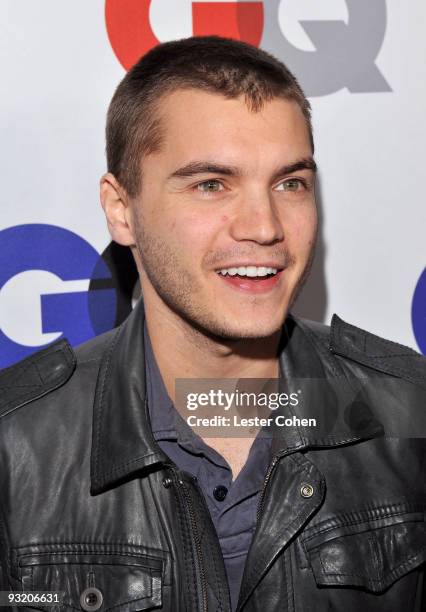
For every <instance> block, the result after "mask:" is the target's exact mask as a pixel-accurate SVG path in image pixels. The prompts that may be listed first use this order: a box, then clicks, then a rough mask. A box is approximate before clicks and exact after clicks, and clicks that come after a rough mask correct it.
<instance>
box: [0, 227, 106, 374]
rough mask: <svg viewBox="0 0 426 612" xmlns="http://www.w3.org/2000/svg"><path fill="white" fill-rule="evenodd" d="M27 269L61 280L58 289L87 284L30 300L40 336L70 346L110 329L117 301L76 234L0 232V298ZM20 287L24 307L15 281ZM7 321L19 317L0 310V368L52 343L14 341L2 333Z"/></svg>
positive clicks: (101, 267)
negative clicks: (62, 340) (64, 341)
mask: <svg viewBox="0 0 426 612" xmlns="http://www.w3.org/2000/svg"><path fill="white" fill-rule="evenodd" d="M30 271H44V274H46V273H50V275H49V274H46V276H47V277H49V278H53V280H54V281H55V282H56V281H57V282H58V283H59V284H61V282H62V281H64V283H63V285H61V286H63V287H64V288H66V282H67V281H80V284H82V282H83V284H84V282H85V283H86V284H87V289H86V290H83V291H82V290H75V291H73V290H71V291H69V290H68V291H57V292H55V293H52V292H50V293H41V294H40V295H38V296H36V298H37V302H36V303H38V308H37V309H38V315H37V316H38V317H39V319H40V320H41V334H49V333H50V334H51V333H56V335H55V338H54V340H57V339H58V338H61V337H66V338H68V340H69V341H70V343H71V344H72V345H77V344H80V343H81V342H84V341H86V340H89V339H90V338H92V337H94V336H96V335H98V334H100V333H103V332H104V331H107V330H109V329H112V328H113V327H114V325H115V320H116V304H117V298H116V291H115V289H114V288H113V283H112V280H111V273H110V270H109V268H108V266H107V265H106V263H105V262H104V260H103V259H102V257H100V255H99V253H98V252H97V251H96V250H95V249H94V248H93V247H92V246H91V245H90V244H89V243H88V242H86V240H84V239H83V238H81V236H78V235H77V234H75V233H74V232H71V231H69V230H66V229H64V228H61V227H57V226H54V225H41V224H29V225H18V226H15V227H10V228H7V229H5V230H3V231H1V232H0V296H1V291H2V290H3V288H4V287H5V285H6V284H7V283H11V282H13V279H15V278H17V277H18V275H20V274H22V273H25V272H27V273H28V272H30ZM51 275H54V276H51ZM55 277H57V278H55ZM21 278H24V277H21ZM89 283H90V285H91V287H90V288H89ZM77 284H78V283H77ZM9 286H10V284H9ZM20 286H21V287H22V286H23V287H24V290H23V291H22V292H21V291H20V292H19V300H22V302H23V303H24V305H25V300H26V294H25V284H24V285H23V284H22V282H21V285H20ZM93 287H95V289H93ZM27 307H28V305H27ZM30 313H31V320H32V315H33V314H37V313H33V309H31V310H30ZM13 317H15V320H16V318H17V317H19V313H11V312H7V311H6V312H5V311H4V308H3V310H2V318H3V321H0V368H4V367H6V366H8V365H10V364H12V363H14V362H16V361H18V360H20V359H22V358H24V357H26V356H28V355H30V354H31V353H33V352H35V351H36V350H38V349H41V348H43V347H44V346H47V344H50V343H51V342H52V340H51V337H50V338H49V340H48V341H47V342H45V343H44V344H40V345H39V346H27V345H25V344H24V343H20V341H19V340H18V341H16V338H15V340H14V339H13V337H11V335H9V336H8V335H7V329H6V331H5V327H7V325H6V321H5V319H11V318H13ZM41 334H39V335H41ZM21 342H22V341H21Z"/></svg>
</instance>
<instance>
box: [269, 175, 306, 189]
mask: <svg viewBox="0 0 426 612" xmlns="http://www.w3.org/2000/svg"><path fill="white" fill-rule="evenodd" d="M305 187H306V184H305V182H304V181H303V180H302V179H298V178H290V179H286V180H285V181H282V182H281V183H279V185H277V187H276V190H277V191H293V192H295V191H301V190H302V189H304V188H305Z"/></svg>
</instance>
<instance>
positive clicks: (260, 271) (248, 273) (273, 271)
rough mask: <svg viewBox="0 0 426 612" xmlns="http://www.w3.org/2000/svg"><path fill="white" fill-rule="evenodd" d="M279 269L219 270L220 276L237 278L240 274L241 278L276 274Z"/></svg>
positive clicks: (242, 268)
mask: <svg viewBox="0 0 426 612" xmlns="http://www.w3.org/2000/svg"><path fill="white" fill-rule="evenodd" d="M276 273H277V268H265V267H263V266H262V267H256V266H242V267H241V268H223V270H219V274H222V275H223V276H225V274H229V275H230V276H235V275H236V274H239V275H240V276H266V275H267V274H276Z"/></svg>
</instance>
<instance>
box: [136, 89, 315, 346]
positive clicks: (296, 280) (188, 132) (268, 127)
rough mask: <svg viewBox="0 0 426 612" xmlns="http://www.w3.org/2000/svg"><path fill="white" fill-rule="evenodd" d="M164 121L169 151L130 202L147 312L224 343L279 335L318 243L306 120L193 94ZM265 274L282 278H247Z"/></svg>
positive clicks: (289, 111)
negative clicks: (152, 308)
mask: <svg viewBox="0 0 426 612" xmlns="http://www.w3.org/2000/svg"><path fill="white" fill-rule="evenodd" d="M160 117H161V125H162V128H163V130H164V140H163V143H162V146H161V150H160V151H159V152H156V153H153V154H150V155H148V156H146V157H145V158H144V159H143V162H142V188H141V192H140V195H139V196H138V198H136V199H135V200H134V201H133V202H132V213H133V219H134V227H135V243H136V248H137V252H138V254H139V257H140V262H139V268H140V273H141V285H142V291H143V295H144V301H146V302H147V303H148V302H151V303H152V300H154V303H155V302H156V303H157V305H158V304H160V308H165V309H166V310H167V311H168V312H169V313H170V311H171V312H173V313H174V314H175V315H177V316H178V317H179V318H181V319H184V320H185V321H186V322H187V323H189V324H190V325H191V326H196V327H198V328H199V329H200V328H201V329H202V330H204V331H205V332H208V333H209V334H214V335H215V336H219V337H221V338H227V339H235V340H236V339H240V338H261V337H267V336H269V335H271V334H273V333H274V332H276V331H277V330H278V329H279V328H280V327H281V326H282V324H283V321H284V319H285V317H286V315H287V312H288V309H289V307H290V305H291V304H292V302H293V300H294V298H295V297H296V295H297V293H298V291H299V289H300V287H301V284H302V283H303V280H304V278H305V276H306V274H307V272H308V269H309V267H310V263H311V260H312V255H313V250H314V245H315V239H316V228H317V212H316V205H315V197H314V171H313V169H312V163H313V162H312V157H311V155H312V151H311V146H310V141H309V134H308V130H307V127H306V123H305V119H304V117H303V114H302V112H301V110H300V109H299V107H298V106H297V105H296V103H294V102H292V101H288V100H283V99H278V98H276V99H273V100H272V101H270V102H266V103H265V104H264V106H263V109H262V110H261V111H260V112H257V113H254V112H252V111H250V110H249V109H248V107H247V106H246V104H245V102H244V99H243V98H241V99H231V100H228V99H226V98H225V97H223V96H221V95H218V94H213V93H205V92H202V91H200V90H196V89H191V90H178V91H175V92H173V93H171V94H169V95H167V96H165V97H164V98H163V100H162V101H161V102H160ZM292 167H293V168H292ZM247 267H249V270H247ZM253 267H254V268H255V270H254V269H253ZM265 267H266V268H274V269H278V273H277V274H276V275H275V276H271V275H270V274H268V276H267V277H266V278H265V277H259V276H257V277H256V278H255V279H254V280H253V277H252V276H248V277H247V276H246V275H247V273H249V274H253V273H256V274H264V273H265V270H262V269H260V270H259V268H265ZM232 268H239V270H238V274H237V275H232V274H233V273H234V272H235V270H232ZM241 268H243V269H241ZM244 268H245V270H244ZM230 269H231V270H230ZM225 270H228V273H227V274H222V273H221V272H220V271H222V272H224V271H225ZM229 270H230V272H231V274H229ZM269 272H271V271H270V270H269ZM240 273H241V274H240ZM262 278H263V280H262ZM163 312H164V311H163Z"/></svg>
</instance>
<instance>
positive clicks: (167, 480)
mask: <svg viewBox="0 0 426 612" xmlns="http://www.w3.org/2000/svg"><path fill="white" fill-rule="evenodd" d="M172 483H173V480H172V479H171V478H169V477H168V476H167V477H166V478H163V487H165V488H166V489H168V488H169V487H171V486H172Z"/></svg>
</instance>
